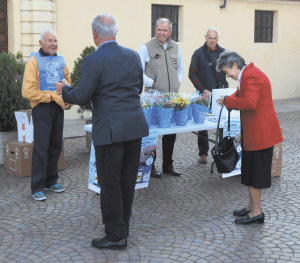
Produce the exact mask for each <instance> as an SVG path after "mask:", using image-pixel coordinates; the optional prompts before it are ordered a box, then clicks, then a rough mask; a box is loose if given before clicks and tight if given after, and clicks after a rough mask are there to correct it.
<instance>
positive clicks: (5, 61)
mask: <svg viewBox="0 0 300 263" xmlns="http://www.w3.org/2000/svg"><path fill="white" fill-rule="evenodd" d="M24 71H25V62H24V61H23V56H22V54H21V53H20V52H18V54H17V56H14V55H13V54H12V53H6V52H3V53H1V54H0V109H1V110H0V132H7V131H16V130H17V122H16V118H15V113H14V112H15V111H19V110H27V109H30V108H31V107H30V102H29V100H27V99H25V98H23V96H22V82H23V76H24Z"/></svg>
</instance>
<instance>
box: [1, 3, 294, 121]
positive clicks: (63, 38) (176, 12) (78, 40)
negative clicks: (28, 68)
mask: <svg viewBox="0 0 300 263" xmlns="http://www.w3.org/2000/svg"><path fill="white" fill-rule="evenodd" d="M6 3H7V25H8V27H7V31H6V32H4V33H3V30H2V27H1V29H0V30H1V31H0V47H1V48H3V46H4V45H5V44H3V43H5V34H6V35H7V36H8V37H6V39H7V40H8V45H7V48H8V50H9V51H10V52H12V53H17V52H18V51H21V52H22V53H23V55H24V58H25V59H26V58H28V56H29V54H30V53H31V52H32V51H37V50H38V48H39V44H38V40H39V36H40V33H41V31H43V30H44V29H53V30H55V31H56V32H57V34H58V37H59V53H60V54H62V55H63V56H64V57H65V59H66V63H67V65H68V67H69V68H70V70H72V68H73V65H74V61H75V60H76V59H77V58H78V57H79V56H80V53H81V52H82V50H83V49H84V48H85V47H86V46H90V45H94V43H93V38H92V32H91V21H92V19H93V18H94V17H95V16H96V15H98V14H100V13H110V14H112V15H114V16H115V17H116V19H117V21H118V26H119V33H118V38H117V39H118V42H119V44H121V45H124V46H127V47H129V48H132V49H134V50H138V49H139V47H140V45H141V44H143V43H145V42H146V41H148V40H149V39H150V38H151V37H152V36H153V34H154V23H155V21H156V19H157V18H159V17H167V18H169V19H171V20H172V22H173V34H172V38H173V39H174V40H176V41H177V42H178V44H179V45H180V47H181V50H182V55H183V65H184V80H183V83H182V85H181V88H180V92H194V91H195V89H194V87H193V85H192V83H191V82H190V80H189V79H188V68H189V64H190V60H191V56H192V54H193V52H194V51H195V50H196V49H197V48H199V47H200V46H202V45H203V43H204V41H205V38H204V35H205V33H206V29H207V28H209V27H216V28H217V29H218V30H219V31H220V37H219V44H220V45H221V46H222V47H224V48H225V49H228V50H233V51H236V52H238V53H240V54H241V55H242V56H243V57H244V58H245V59H246V61H247V62H254V64H255V65H256V66H258V67H259V68H261V69H262V70H263V71H264V72H265V73H266V74H267V76H268V77H269V78H270V80H271V83H272V88H273V98H274V99H283V98H294V97H299V96H300V92H299V88H300V73H299V70H298V61H299V59H300V57H299V52H298V50H299V48H300V44H299V43H300V41H299V36H300V16H299V14H300V1H289V0H281V1H279V0H244V1H242V0H228V1H224V0H163V1H153V0H143V1H141V0H129V1H121V0H112V1H97V0H88V1H87V0H39V1H29V0H6V1H5V0H0V24H1V23H3V20H5V15H3V13H5V12H3V6H5V4H6ZM1 25H2V24H1ZM7 32H9V33H8V34H7ZM7 40H6V42H7ZM229 85H230V87H232V88H235V87H236V84H235V82H233V81H232V80H229ZM78 117H79V115H78V114H77V112H76V109H75V108H74V109H73V110H71V111H70V112H66V118H69V119H70V118H78Z"/></svg>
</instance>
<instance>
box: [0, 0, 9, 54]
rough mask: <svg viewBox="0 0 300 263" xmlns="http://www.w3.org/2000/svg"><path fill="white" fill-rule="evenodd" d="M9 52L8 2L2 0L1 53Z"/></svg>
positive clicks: (0, 3) (0, 21) (0, 14)
mask: <svg viewBox="0 0 300 263" xmlns="http://www.w3.org/2000/svg"><path fill="white" fill-rule="evenodd" d="M2 52H8V29H7V0H0V53H2Z"/></svg>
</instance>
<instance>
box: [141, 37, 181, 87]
mask: <svg viewBox="0 0 300 263" xmlns="http://www.w3.org/2000/svg"><path fill="white" fill-rule="evenodd" d="M167 44H168V46H167V49H166V50H164V47H163V45H162V43H161V42H160V41H159V40H158V38H157V37H154V38H152V39H151V40H150V41H148V42H147V43H146V44H145V45H146V46H147V49H148V52H149V57H150V61H149V63H146V65H145V74H146V75H147V76H148V77H149V78H151V79H155V85H154V87H153V88H154V89H156V90H158V91H160V92H169V91H170V92H178V90H179V87H180V82H179V79H178V73H177V69H178V45H177V44H176V42H174V41H172V40H171V38H170V37H169V38H168V41H167ZM149 89H150V88H147V87H146V91H149Z"/></svg>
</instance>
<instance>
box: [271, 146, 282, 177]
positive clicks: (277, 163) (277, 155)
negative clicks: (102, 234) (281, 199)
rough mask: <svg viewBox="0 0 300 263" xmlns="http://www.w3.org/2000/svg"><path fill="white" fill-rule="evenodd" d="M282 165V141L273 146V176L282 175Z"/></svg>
mask: <svg viewBox="0 0 300 263" xmlns="http://www.w3.org/2000/svg"><path fill="white" fill-rule="evenodd" d="M281 167H282V143H279V144H276V145H274V148H273V160H272V172H271V176H272V177H276V176H280V175H281Z"/></svg>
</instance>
